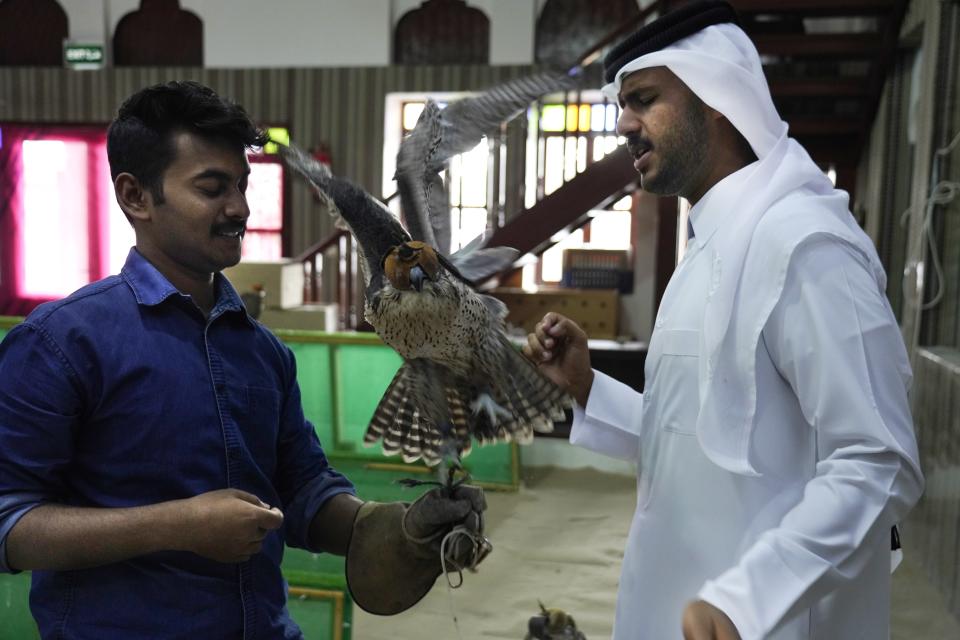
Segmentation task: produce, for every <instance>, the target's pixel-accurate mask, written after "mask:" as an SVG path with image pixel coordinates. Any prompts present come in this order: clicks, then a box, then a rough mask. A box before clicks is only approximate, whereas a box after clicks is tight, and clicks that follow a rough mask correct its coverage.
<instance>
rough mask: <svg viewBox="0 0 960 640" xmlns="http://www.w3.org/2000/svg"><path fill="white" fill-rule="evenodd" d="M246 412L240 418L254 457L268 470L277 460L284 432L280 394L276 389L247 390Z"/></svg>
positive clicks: (248, 446)
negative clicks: (280, 439)
mask: <svg viewBox="0 0 960 640" xmlns="http://www.w3.org/2000/svg"><path fill="white" fill-rule="evenodd" d="M244 391H245V394H244V395H245V396H246V398H245V402H244V403H243V408H244V410H243V411H242V413H241V415H238V416H236V420H237V423H238V424H239V425H240V430H241V432H242V433H243V438H244V441H245V442H246V445H247V448H248V449H249V451H250V455H251V456H253V458H254V459H255V460H256V461H257V462H258V463H259V464H260V465H261V466H262V467H263V468H264V469H265V470H266V469H272V468H273V466H274V465H275V464H276V459H277V438H278V436H279V429H280V420H281V416H280V408H281V407H280V393H279V392H278V391H277V390H276V389H268V388H265V387H253V386H247V387H246V388H245V390H244Z"/></svg>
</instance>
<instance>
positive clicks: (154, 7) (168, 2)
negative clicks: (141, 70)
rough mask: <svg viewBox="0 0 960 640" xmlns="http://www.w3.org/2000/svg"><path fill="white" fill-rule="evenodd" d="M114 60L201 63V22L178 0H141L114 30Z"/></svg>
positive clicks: (126, 63)
mask: <svg viewBox="0 0 960 640" xmlns="http://www.w3.org/2000/svg"><path fill="white" fill-rule="evenodd" d="M113 64H114V65H116V66H118V67H121V66H128V67H132V66H142V67H155V66H185V67H186V66H190V67H201V66H203V22H202V21H201V20H200V18H198V17H197V16H196V14H194V13H191V12H190V11H184V10H183V9H181V8H180V3H179V2H178V1H177V0H141V1H140V9H139V10H137V11H132V12H130V13H128V14H127V15H125V16H123V18H121V19H120V22H119V23H118V24H117V30H116V32H114V34H113Z"/></svg>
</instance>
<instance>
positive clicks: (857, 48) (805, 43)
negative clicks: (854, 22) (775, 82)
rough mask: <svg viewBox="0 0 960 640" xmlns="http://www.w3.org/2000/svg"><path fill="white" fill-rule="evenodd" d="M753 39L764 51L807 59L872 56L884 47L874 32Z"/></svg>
mask: <svg viewBox="0 0 960 640" xmlns="http://www.w3.org/2000/svg"><path fill="white" fill-rule="evenodd" d="M753 41H754V44H756V45H757V50H758V51H759V52H760V53H761V54H766V55H772V56H793V57H808V58H814V57H824V56H837V57H843V58H873V57H875V56H877V55H879V53H880V48H881V47H882V46H883V38H882V37H881V36H880V35H879V34H875V33H783V34H775V35H774V34H770V35H765V34H758V35H756V36H753Z"/></svg>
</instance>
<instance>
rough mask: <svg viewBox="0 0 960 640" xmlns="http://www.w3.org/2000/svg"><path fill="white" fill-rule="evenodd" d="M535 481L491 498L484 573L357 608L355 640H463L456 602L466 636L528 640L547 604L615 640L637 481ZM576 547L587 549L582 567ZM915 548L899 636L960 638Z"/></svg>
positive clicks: (903, 577)
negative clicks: (376, 610) (376, 611)
mask: <svg viewBox="0 0 960 640" xmlns="http://www.w3.org/2000/svg"><path fill="white" fill-rule="evenodd" d="M526 476H527V477H526V478H525V482H524V486H523V488H522V489H521V490H520V491H519V492H517V493H488V504H489V509H488V520H487V532H488V536H489V537H490V539H491V540H492V541H493V544H494V552H493V553H492V554H491V555H490V557H489V558H487V559H486V560H485V561H484V563H483V565H482V566H481V568H480V571H479V572H478V573H476V574H467V575H466V576H465V578H466V583H465V585H464V586H463V587H462V588H461V589H457V590H455V591H453V592H452V593H448V591H447V589H446V588H445V584H444V582H443V581H442V579H441V581H438V582H437V586H435V587H434V589H433V590H432V591H431V592H430V594H429V595H428V596H427V597H426V598H424V600H423V601H422V602H420V603H419V604H418V605H417V606H415V607H414V608H413V609H411V610H410V611H407V612H405V613H403V614H400V615H397V616H394V617H391V618H381V617H378V616H372V615H369V614H366V613H364V612H363V611H360V610H359V609H355V613H354V631H353V638H354V640H388V639H390V640H425V639H431V640H433V639H440V638H443V639H444V640H446V639H454V640H456V639H457V630H456V628H455V627H454V624H453V621H452V618H451V606H452V607H453V609H454V610H455V611H456V614H457V618H458V621H459V627H460V631H461V637H462V639H463V640H477V639H482V638H504V639H509V640H521V639H522V638H523V637H524V634H525V633H526V629H527V619H528V618H529V617H530V616H531V615H534V614H535V613H537V611H538V610H539V609H538V605H537V600H538V599H540V600H542V601H543V602H544V604H546V605H547V606H551V607H560V608H562V609H565V610H567V611H568V612H570V613H571V614H573V616H574V617H575V618H576V620H577V623H578V626H579V627H580V629H581V630H582V631H583V632H584V633H585V634H586V636H587V638H589V640H602V639H606V638H609V637H610V633H611V625H612V621H613V610H614V599H615V595H616V589H617V579H618V575H619V567H620V562H621V559H622V558H623V544H624V541H625V540H626V536H627V529H628V527H629V524H630V517H631V515H632V513H633V503H634V496H635V486H634V481H633V479H632V478H630V477H628V476H621V475H611V474H601V473H598V472H594V471H588V470H584V471H568V470H556V469H551V468H535V469H533V470H527V471H526ZM568 549H577V550H578V553H577V556H578V557H577V559H576V561H573V559H572V558H571V557H570V553H569V551H567V550H568ZM906 551H907V559H906V561H905V562H904V565H903V566H902V567H901V568H900V569H899V570H898V571H897V573H896V574H894V575H895V577H894V594H893V596H894V603H893V613H892V619H893V623H892V624H893V632H892V636H891V637H892V639H893V640H941V639H943V640H946V639H950V638H960V624H958V623H957V621H956V620H955V619H954V618H952V617H950V616H949V615H948V614H947V613H946V610H945V608H944V606H943V603H942V600H941V599H940V597H939V594H938V593H937V592H936V591H935V590H934V589H933V587H931V586H930V584H929V583H928V582H927V581H926V578H925V577H924V576H923V574H922V572H921V571H920V570H919V569H918V568H917V567H916V565H913V564H912V563H911V562H910V558H909V546H908V547H907V549H906ZM451 600H452V605H451ZM658 640H661V639H658Z"/></svg>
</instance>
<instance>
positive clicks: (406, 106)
mask: <svg viewBox="0 0 960 640" xmlns="http://www.w3.org/2000/svg"><path fill="white" fill-rule="evenodd" d="M391 98H394V102H393V107H394V109H395V111H394V113H397V112H399V114H400V117H399V118H396V119H394V120H393V122H391V118H390V111H391V110H390V106H391V105H390V103H389V102H388V108H387V113H388V118H387V129H386V131H387V132H388V135H387V138H388V141H387V144H385V145H384V165H385V171H384V178H385V179H384V193H393V192H394V191H395V190H396V183H395V182H394V181H393V179H392V177H393V174H394V170H395V167H396V155H397V149H398V147H399V145H400V140H401V139H402V138H403V136H405V135H407V134H408V133H410V132H411V131H412V130H413V128H414V127H415V126H416V125H417V119H419V118H420V113H421V112H422V111H423V106H424V104H425V103H426V98H425V97H424V96H422V95H416V96H398V97H395V96H391ZM391 98H388V101H389V100H390V99H391ZM435 99H436V97H435ZM438 104H439V105H440V107H441V108H442V107H444V106H446V103H445V102H442V101H439V100H438ZM397 121H398V122H397ZM397 125H399V126H397ZM390 132H393V135H392V136H390V135H389V133H390ZM489 155H490V152H489V149H488V145H487V142H486V140H483V141H481V142H480V143H479V144H477V146H475V147H474V148H473V149H471V150H470V151H468V152H466V153H463V154H460V155H458V156H454V157H453V158H451V159H450V162H449V163H448V168H447V171H444V172H443V173H441V174H440V175H441V177H442V178H443V180H444V182H445V183H446V185H447V190H448V191H449V195H450V251H451V253H452V252H455V251H457V250H458V249H460V247H462V246H464V245H465V244H468V243H469V242H470V241H471V240H473V239H474V238H476V237H477V236H478V235H480V234H482V233H483V232H484V231H485V230H486V228H487V185H488V175H487V165H488V161H489ZM390 206H391V209H392V210H393V211H394V213H396V214H398V215H399V211H400V203H399V201H398V199H394V200H393V201H391V202H390Z"/></svg>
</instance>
